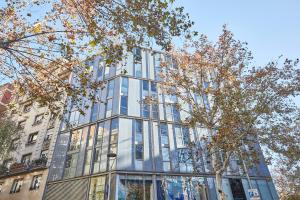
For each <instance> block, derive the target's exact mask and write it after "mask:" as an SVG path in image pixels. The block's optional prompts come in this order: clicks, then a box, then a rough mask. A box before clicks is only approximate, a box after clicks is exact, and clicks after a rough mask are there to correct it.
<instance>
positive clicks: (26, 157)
mask: <svg viewBox="0 0 300 200" xmlns="http://www.w3.org/2000/svg"><path fill="white" fill-rule="evenodd" d="M30 160H31V153H29V154H25V155H23V156H22V159H21V163H23V164H29V163H30Z"/></svg>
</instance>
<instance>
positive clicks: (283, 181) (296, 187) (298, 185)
mask: <svg viewBox="0 0 300 200" xmlns="http://www.w3.org/2000/svg"><path fill="white" fill-rule="evenodd" d="M299 128H300V127H299V121H297V122H296V126H294V127H291V130H290V131H293V132H295V136H296V138H295V139H296V140H298V142H296V144H295V145H299V143H300V137H299ZM290 151H292V155H293V156H277V158H276V160H275V162H273V166H272V168H274V169H273V170H272V171H274V174H273V177H274V182H275V185H276V188H277V191H278V194H279V196H280V199H284V200H293V199H299V197H300V155H299V152H298V151H297V150H293V149H290Z"/></svg>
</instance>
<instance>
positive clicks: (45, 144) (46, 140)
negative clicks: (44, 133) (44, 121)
mask: <svg viewBox="0 0 300 200" xmlns="http://www.w3.org/2000/svg"><path fill="white" fill-rule="evenodd" d="M50 141H51V140H50V139H45V140H44V142H43V145H42V150H47V149H49V146H50Z"/></svg>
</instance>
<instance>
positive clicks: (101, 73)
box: [97, 62, 103, 80]
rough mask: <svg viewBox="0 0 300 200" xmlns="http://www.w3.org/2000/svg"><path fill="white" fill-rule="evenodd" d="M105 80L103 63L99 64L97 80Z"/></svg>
mask: <svg viewBox="0 0 300 200" xmlns="http://www.w3.org/2000/svg"><path fill="white" fill-rule="evenodd" d="M102 78H103V62H99V66H98V70H97V80H102Z"/></svg>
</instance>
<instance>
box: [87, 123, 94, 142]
mask: <svg viewBox="0 0 300 200" xmlns="http://www.w3.org/2000/svg"><path fill="white" fill-rule="evenodd" d="M94 136H95V125H92V126H91V127H90V133H89V138H88V144H87V147H92V146H93V141H94Z"/></svg>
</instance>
